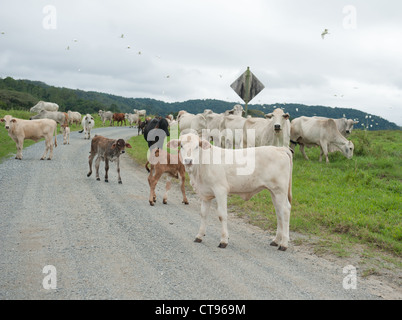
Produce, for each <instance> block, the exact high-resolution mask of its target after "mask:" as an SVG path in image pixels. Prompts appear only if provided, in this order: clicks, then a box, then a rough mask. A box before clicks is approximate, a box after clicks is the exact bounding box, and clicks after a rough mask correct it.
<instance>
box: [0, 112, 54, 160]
mask: <svg viewBox="0 0 402 320" xmlns="http://www.w3.org/2000/svg"><path fill="white" fill-rule="evenodd" d="M0 121H1V122H4V123H5V128H6V130H7V131H8V135H9V136H10V137H11V139H13V140H14V142H15V143H16V145H17V155H16V157H15V159H19V160H22V148H23V146H24V140H27V139H30V140H33V141H35V142H36V141H38V140H39V139H42V138H45V152H44V154H43V155H42V158H40V159H41V160H44V159H45V158H46V155H47V153H48V151H49V150H50V151H49V157H48V158H47V159H48V160H51V159H52V158H53V143H52V138H53V134H54V146H55V147H57V138H56V136H57V122H56V121H54V120H52V119H39V120H22V119H17V118H14V117H12V116H10V115H6V116H4V118H3V119H0Z"/></svg>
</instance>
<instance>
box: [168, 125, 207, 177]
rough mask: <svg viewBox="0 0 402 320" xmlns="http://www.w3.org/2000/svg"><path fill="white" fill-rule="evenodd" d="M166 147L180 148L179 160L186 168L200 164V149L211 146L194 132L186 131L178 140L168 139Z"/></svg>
mask: <svg viewBox="0 0 402 320" xmlns="http://www.w3.org/2000/svg"><path fill="white" fill-rule="evenodd" d="M168 148H172V149H177V148H180V152H179V155H180V160H181V162H182V163H183V164H184V165H185V167H186V170H188V169H189V168H191V167H192V166H193V165H194V164H200V156H201V150H206V149H209V148H211V144H210V143H209V142H208V141H207V140H203V139H200V138H199V136H198V135H196V134H193V133H188V134H184V135H182V136H180V138H179V139H178V140H177V139H176V140H170V141H169V143H168Z"/></svg>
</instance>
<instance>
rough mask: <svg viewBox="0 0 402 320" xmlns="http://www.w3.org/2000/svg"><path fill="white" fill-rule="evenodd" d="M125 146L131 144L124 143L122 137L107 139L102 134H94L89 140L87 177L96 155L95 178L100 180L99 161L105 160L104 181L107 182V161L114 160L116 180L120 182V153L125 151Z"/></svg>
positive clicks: (129, 146) (90, 172)
mask: <svg viewBox="0 0 402 320" xmlns="http://www.w3.org/2000/svg"><path fill="white" fill-rule="evenodd" d="M125 148H131V145H130V144H129V143H126V142H125V141H124V140H123V139H109V138H105V137H103V136H98V135H95V137H94V138H93V139H92V141H91V152H90V154H91V155H90V156H89V162H88V163H89V172H88V174H87V177H89V176H90V175H91V174H92V162H93V159H94V158H95V156H96V155H97V156H98V157H97V158H96V160H95V170H96V180H98V181H99V180H100V178H99V165H100V162H101V161H105V182H109V178H108V171H109V161H111V162H113V161H116V165H117V175H118V182H119V183H120V184H122V181H121V177H120V155H121V154H123V153H125V152H126V151H125Z"/></svg>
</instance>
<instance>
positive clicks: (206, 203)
mask: <svg viewBox="0 0 402 320" xmlns="http://www.w3.org/2000/svg"><path fill="white" fill-rule="evenodd" d="M210 208H211V200H202V201H201V214H200V216H201V225H200V229H199V230H198V234H197V236H196V237H195V240H194V242H201V241H202V238H203V237H204V236H205V230H206V228H207V217H208V214H209V210H210Z"/></svg>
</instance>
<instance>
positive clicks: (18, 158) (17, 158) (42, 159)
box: [15, 158, 45, 160]
mask: <svg viewBox="0 0 402 320" xmlns="http://www.w3.org/2000/svg"><path fill="white" fill-rule="evenodd" d="M15 159H18V160H21V159H20V158H15ZM40 159H41V160H45V158H40Z"/></svg>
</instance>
